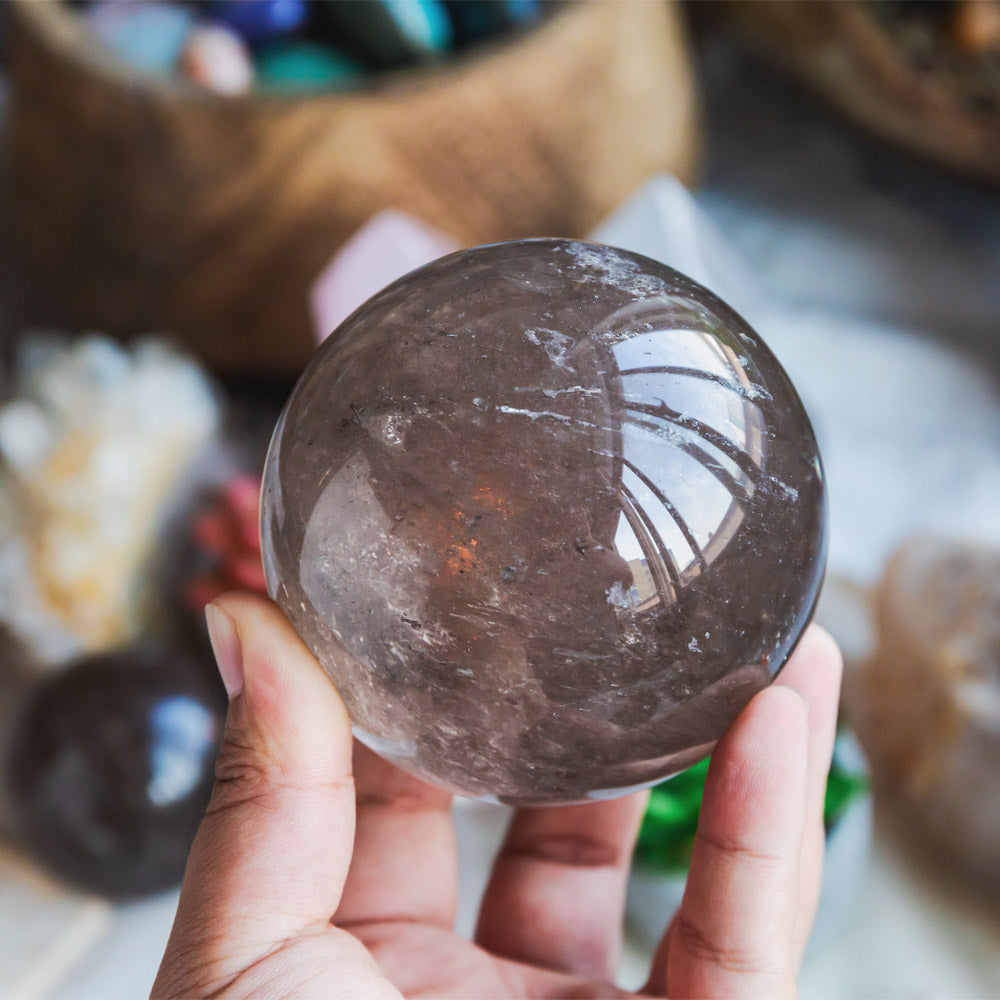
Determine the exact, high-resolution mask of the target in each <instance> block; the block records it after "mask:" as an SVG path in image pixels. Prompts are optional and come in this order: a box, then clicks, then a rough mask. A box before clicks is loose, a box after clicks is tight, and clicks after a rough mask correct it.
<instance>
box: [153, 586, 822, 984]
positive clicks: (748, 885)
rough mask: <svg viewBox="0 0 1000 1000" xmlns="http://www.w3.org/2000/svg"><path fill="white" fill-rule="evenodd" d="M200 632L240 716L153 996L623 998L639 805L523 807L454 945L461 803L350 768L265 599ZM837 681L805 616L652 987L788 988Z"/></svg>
mask: <svg viewBox="0 0 1000 1000" xmlns="http://www.w3.org/2000/svg"><path fill="white" fill-rule="evenodd" d="M209 623H210V630H211V633H212V639H213V646H214V648H215V651H216V657H217V659H218V661H219V667H220V672H221V673H222V676H223V679H224V680H225V682H226V686H227V688H228V689H229V690H230V699H231V700H230V707H229V715H228V718H227V722H226V730H225V735H224V738H223V744H222V748H221V751H220V754H219V760H218V764H217V783H216V787H215V791H214V793H213V796H212V800H211V803H210V804H209V807H208V810H207V813H206V816H205V819H204V821H203V823H202V825H201V829H200V830H199V832H198V836H197V838H196V840H195V842H194V845H193V847H192V850H191V855H190V858H189V861H188V867H187V874H186V876H185V879H184V885H183V888H182V891H181V898H180V903H179V906H178V910H177V917H176V920H175V922H174V927H173V931H172V933H171V935H170V940H169V942H168V944H167V949H166V954H165V956H164V958H163V963H162V965H161V967H160V972H159V975H158V976H157V979H156V982H155V984H154V986H153V996H154V997H157V998H166V997H216V998H239V997H251V996H253V997H276V996H294V997H312V996H315V997H322V998H324V1000H325V998H330V997H337V998H338V1000H341V998H342V1000H349V998H358V1000H377V998H387V997H399V995H400V994H403V995H405V996H425V997H462V998H469V997H511V998H513V997H553V998H554V997H576V998H585V997H594V998H597V997H622V996H628V995H629V994H626V993H623V992H622V991H620V990H618V989H616V988H615V987H614V986H613V985H612V983H613V977H614V974H615V968H616V963H617V958H618V951H619V947H620V943H621V923H622V915H623V910H624V897H625V886H626V880H627V877H628V869H629V864H630V861H631V854H632V844H633V840H634V838H635V833H636V829H637V827H638V825H639V821H640V819H641V816H642V812H643V808H644V805H645V796H644V795H641V794H640V795H631V796H627V797H625V798H620V799H616V800H613V801H609V802H595V803H593V804H587V805H582V806H562V807H554V808H548V809H525V810H521V811H519V812H518V813H517V814H516V815H515V817H514V819H513V821H512V824H511V827H510V830H509V832H508V834H507V838H506V841H505V843H504V845H503V847H502V848H501V851H500V854H499V857H498V858H497V861H496V865H495V867H494V870H493V874H492V877H491V880H490V883H489V886H488V887H487V890H486V893H485V896H484V899H483V903H482V908H481V912H480V918H479V926H478V929H477V932H476V940H475V942H469V941H466V940H464V939H463V938H460V937H458V936H457V935H456V934H454V932H453V930H452V925H453V921H454V917H455V908H456V899H457V876H458V873H457V859H456V851H455V839H454V831H453V828H452V821H451V813H450V804H451V798H450V796H449V795H448V794H447V793H445V792H443V791H441V790H439V789H436V788H433V787H431V786H430V785H427V784H424V783H423V782H421V781H418V780H417V779H416V778H413V777H411V776H409V775H407V774H404V773H403V772H402V771H399V770H398V769H396V768H394V767H392V766H391V765H389V764H387V763H385V762H383V761H381V760H380V759H379V758H377V757H376V756H375V755H374V754H372V753H371V752H370V751H368V750H366V749H365V748H363V747H361V746H358V747H356V748H354V749H353V765H352V739H351V730H350V723H349V720H348V717H347V712H346V710H345V708H344V706H343V703H342V702H341V701H340V698H339V697H338V695H337V693H336V691H335V690H334V688H333V686H332V685H331V684H330V683H329V681H328V680H327V678H326V676H325V675H324V674H323V672H322V670H321V669H320V667H319V666H318V664H317V663H316V661H315V659H314V658H313V657H312V655H311V654H310V653H309V652H308V651H307V650H306V648H305V647H304V646H303V645H302V643H301V641H300V640H299V638H298V636H297V635H296V634H295V632H294V631H293V629H292V627H291V626H290V625H289V623H288V622H287V620H286V619H285V618H284V616H283V615H282V614H281V612H280V611H279V610H278V609H277V607H275V606H274V605H273V604H271V603H270V602H269V601H266V600H265V599H263V598H259V597H254V596H251V595H248V594H230V595H227V596H225V597H223V598H220V599H219V600H218V602H217V603H216V604H215V605H213V606H212V607H211V608H210V610H209ZM839 679H840V655H839V653H838V651H837V649H836V646H835V645H834V644H833V641H832V640H831V639H830V638H829V636H827V635H826V634H825V633H824V632H822V630H820V629H818V628H816V627H811V628H810V629H809V630H808V631H807V632H806V634H805V636H804V637H803V638H802V641H801V642H800V644H799V647H798V649H797V650H796V652H795V654H794V655H793V657H792V658H791V660H790V661H789V663H788V664H787V666H786V667H785V669H784V670H783V671H782V673H781V675H780V677H779V678H778V680H777V682H776V683H775V684H774V685H772V686H771V687H770V688H768V689H766V690H764V691H762V692H760V693H759V694H758V695H757V696H756V697H755V698H754V699H753V700H752V701H751V702H750V704H749V705H748V706H747V707H746V708H745V709H744V710H743V712H742V713H741V714H740V716H739V718H738V719H737V720H736V721H735V722H734V723H733V725H732V726H731V727H730V728H729V730H728V731H727V732H726V734H725V735H724V736H723V738H722V739H721V740H720V741H719V744H718V746H717V747H716V750H715V753H714V755H713V759H712V764H711V768H710V771H709V775H708V780H707V783H706V786H705V796H704V801H703V805H702V811H701V821H700V826H699V831H698V837H697V840H696V843H695V846H694V853H693V856H692V859H691V869H690V874H689V876H688V882H687V889H686V891H685V894H684V899H683V902H682V903H681V905H680V908H679V910H678V912H677V914H676V915H675V916H674V919H673V922H672V923H671V925H670V928H669V929H668V931H667V933H666V935H665V937H664V940H663V942H662V943H661V945H660V948H659V950H658V952H657V954H656V957H655V959H654V961H653V964H652V969H651V973H650V978H649V981H648V983H647V985H646V987H645V988H644V990H643V991H642V994H641V995H649V994H653V995H666V996H671V997H695V996H713V997H721V996H741V997H742V996H766V997H784V996H792V995H794V993H795V982H796V977H797V974H798V967H799V963H800V961H801V958H802V952H803V949H804V947H805V943H806V940H807V938H808V935H809V930H810V928H811V926H812V921H813V916H814V913H815V909H816V903H817V900H818V896H819V886H820V876H821V870H822V858H823V845H824V832H823V793H824V787H825V782H826V774H827V771H828V768H829V764H830V756H831V753H832V748H833V739H834V725H835V721H836V712H837V698H838V689H839ZM807 706H808V707H807Z"/></svg>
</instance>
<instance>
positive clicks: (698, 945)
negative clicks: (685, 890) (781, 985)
mask: <svg viewBox="0 0 1000 1000" xmlns="http://www.w3.org/2000/svg"><path fill="white" fill-rule="evenodd" d="M674 943H675V944H676V945H677V947H678V948H680V949H681V950H682V951H683V952H685V953H686V954H688V955H689V956H691V958H693V959H695V960H697V961H699V962H706V963H708V964H709V965H712V966H715V967H716V968H719V969H722V970H723V971H725V972H730V973H736V974H738V975H748V976H765V975H766V976H775V975H778V974H780V973H781V971H782V962H781V959H780V956H778V955H777V954H774V955H769V954H767V953H766V951H763V950H762V949H760V948H750V947H746V946H741V945H738V944H726V943H724V942H722V941H718V940H715V938H714V937H713V936H712V935H711V934H710V933H708V932H707V931H706V930H705V929H704V928H703V927H702V926H701V925H700V924H699V922H698V921H697V920H694V919H693V918H692V917H691V915H690V914H686V913H679V914H678V915H677V922H676V924H675V925H674Z"/></svg>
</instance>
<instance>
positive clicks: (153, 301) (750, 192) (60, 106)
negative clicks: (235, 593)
mask: <svg viewBox="0 0 1000 1000" xmlns="http://www.w3.org/2000/svg"><path fill="white" fill-rule="evenodd" d="M0 17H2V46H3V50H2V94H3V99H2V105H0V125H2V132H0V144H2V146H0V148H2V153H3V157H2V162H3V170H2V175H0V197H2V209H0V211H2V214H0V245H2V246H3V250H4V252H3V255H2V260H0V269H2V273H0V346H2V361H0V831H2V833H3V841H2V847H0V996H12V997H81V998H82V997H94V998H98V997H101V998H107V997H133V996H137V995H145V994H146V993H147V992H148V989H149V986H150V985H151V983H152V979H153V975H154V973H155V969H156V965H157V963H158V961H159V957H160V955H161V953H162V949H163V945H164V943H165V940H166V935H167V932H168V930H169V926H170V922H171V920H172V916H173V909H174V906H175V903H176V884H177V882H178V880H179V877H180V874H181V872H182V871H183V864H184V858H185V855H186V852H187V849H188V845H189V843H190V838H191V836H192V835H193V831H194V829H195V828H196V826H197V822H198V818H199V816H200V814H201V811H202V810H203V808H204V803H205V800H206V796H207V793H208V790H209V787H210V781H211V767H212V760H213V754H214V749H215V746H216V743H217V740H218V736H219V729H220V724H221V718H222V714H223V712H224V706H225V697H224V694H223V693H222V691H221V685H220V684H219V682H218V680H217V678H216V676H215V671H214V667H213V665H212V662H211V657H210V654H209V653H208V649H207V638H206V635H205V633H204V629H203V624H202V609H203V607H204V604H205V603H206V602H207V601H209V600H211V599H212V598H213V597H214V596H215V595H216V594H218V593H219V592H221V591H222V590H225V589H229V588H231V587H236V586H240V587H249V588H254V589H262V587H263V577H262V572H261V568H260V558H259V543H258V540H257V525H256V510H257V498H258V492H259V481H260V471H261V466H262V462H263V456H264V451H265V449H266V447H267V443H268V440H269V437H270V432H271V429H272V428H273V425H274V421H275V420H276V418H277V415H278V413H279V410H280V407H281V405H282V403H283V401H284V399H285V397H286V396H287V394H288V392H289V391H290V389H291V387H292V385H293V384H294V380H295V378H296V376H297V374H298V373H299V372H300V371H301V369H302V366H303V365H304V363H305V361H306V360H307V359H308V357H309V356H310V354H311V352H312V350H313V348H314V347H315V345H316V343H317V342H318V341H319V340H321V339H322V338H323V337H324V336H325V335H326V334H327V333H329V332H330V330H331V329H333V327H334V326H335V325H336V324H337V322H339V320H340V319H342V318H343V317H345V316H346V315H347V314H348V313H349V312H351V311H352V310H353V309H354V308H355V307H356V306H357V305H358V304H359V303H360V302H361V301H362V300H363V299H364V298H365V297H366V296H367V295H368V294H371V293H373V292H375V291H376V290H378V288H380V287H381V286H382V285H384V284H385V283H387V282H388V281H390V280H392V279H393V278H395V277H397V276H399V275H400V274H402V273H404V272H405V271H407V270H409V269H411V268H412V267H415V266H418V265H420V264H422V263H424V262H426V261H427V260H430V259H432V258H434V257H436V256H438V255H440V254H442V253H446V252H448V251H450V250H452V249H455V248H459V247H462V246H470V245H474V244H476V243H480V242H485V241H491V240H497V239H510V238H516V237H523V236H535V235H549V236H555V235H560V236H579V237H585V236H591V237H593V238H596V239H599V240H603V241H606V242H610V243H614V244H618V245H621V246H625V247H627V248H629V249H633V250H636V251H639V252H642V253H645V254H647V255H649V256H652V257H655V258H657V259H660V260H663V261H664V262H666V263H667V264H670V265H671V266H675V267H677V268H679V269H680V270H682V271H685V272H686V273H688V274H690V275H691V276H692V277H694V278H696V279H697V280H699V281H701V282H702V283H703V284H706V285H707V286H708V287H710V288H711V289H713V290H714V291H716V292H717V293H718V294H720V295H721V296H722V297H723V298H724V299H726V300H727V301H729V302H730V303H731V304H732V305H733V306H734V307H736V308H737V309H738V310H739V311H740V312H742V313H743V314H744V315H745V316H746V317H747V318H748V319H749V321H750V322H751V323H752V324H753V325H754V326H755V327H756V328H757V329H758V330H759V332H760V333H761V334H762V335H763V337H764V339H765V340H766V341H767V342H768V344H769V345H770V346H771V347H772V349H773V350H774V351H775V353H776V354H777V355H778V357H779V359H780V360H781V361H782V363H783V364H784V365H785V367H786V368H787V369H788V371H789V373H790V375H791V376H792V379H793V381H794V382H795V384H796V385H797V387H798V388H799V390H800V392H801V394H802V396H803V400H804V402H805V404H806V406H807V409H808V410H809V412H810V416H811V418H812V420H813V423H814V425H815V428H816V431H817V435H818V438H819V441H820V446H821V450H822V452H823V456H824V461H825V464H826V471H827V474H828V478H829V484H830V499H831V539H832V540H831V550H830V565H829V570H828V574H827V582H826V584H825V587H824V592H823V596H822V599H821V603H820V609H819V613H818V617H819V619H820V620H821V621H822V622H823V623H824V624H825V625H826V626H827V627H828V628H829V629H830V630H831V631H832V632H833V633H834V635H835V636H836V637H837V638H838V640H839V641H840V642H841V644H842V646H843V648H844V651H845V655H846V658H847V668H848V669H847V676H846V679H845V689H844V701H843V710H842V720H843V729H842V734H841V738H840V740H839V741H838V749H837V755H836V761H835V766H834V770H833V772H832V773H831V779H830V784H829V790H828V796H827V827H828V867H827V878H826V882H825V885H824V896H823V901H822V904H821V910H820V915H819V919H818V922H817V927H816V932H815V934H814V938H813V941H812V944H811V946H810V951H809V953H808V955H807V960H806V963H805V967H804V969H803V972H802V977H801V983H800V986H801V991H802V993H803V995H804V996H807V997H831V996H837V997H871V996H879V997H907V998H910V997H955V996H963V997H990V996H998V995H1000V835H998V833H997V831H998V830H1000V501H998V497H1000V394H998V384H997V374H998V371H1000V193H998V192H1000V187H998V184H1000V3H995V2H992V0H928V2H923V3H912V2H908V0H884V2H880V3H869V2H861V0H845V2H840V3H805V2H797V0H785V2H780V3H771V2H758V3H753V4H746V3H723V2H701V3H690V4H683V3H670V2H666V0H634V2H633V0H610V2H602V0H596V2H590V3H583V2H580V3H577V2H569V0H567V2H565V3H538V2H533V0H481V2H471V0H356V2H338V0H325V2H307V0H250V2H242V0H228V2H227V0H217V2H216V0H204V2H189V3H187V2H176V3H175V2H167V0H163V2H155V0H149V2H145V0H142V2H139V0H136V2H131V0H110V2H108V0H96V2H93V3H70V2H67V3H62V2H57V0H8V2H7V3H5V4H4V5H3V7H2V8H0ZM391 363H392V358H391V350H390V351H388V352H387V357H386V364H391ZM702 780H703V770H698V769H693V770H692V771H691V772H688V773H686V774H685V775H683V776H681V777H678V778H676V779H674V780H673V781H671V782H670V783H668V784H667V785H665V786H662V787H661V788H660V789H657V790H656V791H655V792H654V793H653V796H652V798H651V803H650V807H649V812H648V813H647V817H646V821H645V824H644V827H643V831H642V835H641V837H640V844H639V847H638V851H637V862H636V870H635V875H634V877H633V881H632V886H631V889H630V895H629V911H628V917H629V926H628V934H627V942H626V944H627V946H626V951H625V955H624V957H623V962H622V970H621V981H622V983H623V984H624V985H631V986H636V985H638V984H639V983H641V982H642V981H643V979H644V963H645V962H646V961H648V956H649V953H650V949H651V947H652V942H653V941H654V940H655V938H656V936H657V934H658V933H659V931H660V930H661V929H662V927H663V926H664V925H665V924H666V923H667V921H668V919H669V916H670V913H671V911H672V908H673V906H675V905H676V902H677V900H678V899H679V895H680V892H681V891H682V887H683V880H684V870H685V866H686V863H687V851H688V850H689V847H690V841H691V836H692V833H693V829H694V824H695V823H696V821H697V812H698V805H699V802H700V794H701V782H702ZM456 818H457V822H458V824H459V831H460V843H461V854H462V865H463V877H464V890H463V900H462V913H461V923H462V926H463V927H465V928H469V927H471V922H472V913H473V911H474V906H475V900H476V895H477V892H478V891H479V889H480V888H481V886H482V884H483V881H484V880H485V877H486V872H487V866H488V858H489V852H490V850H491V849H492V847H493V846H494V845H495V844H496V843H497V842H498V840H499V838H500V836H501V834H502V829H503V824H504V822H505V820H506V813H505V812H504V810H502V809H500V808H499V807H490V806H484V805H480V804H471V803H459V804H457V805H456Z"/></svg>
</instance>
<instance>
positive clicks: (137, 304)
mask: <svg viewBox="0 0 1000 1000" xmlns="http://www.w3.org/2000/svg"><path fill="white" fill-rule="evenodd" d="M10 13H11V18H10V21H11V26H10V36H11V37H10V81H11V97H10V132H9V135H10V160H11V190H10V197H11V201H10V212H11V223H12V227H13V238H14V241H15V254H16V257H17V260H18V261H19V262H20V263H21V265H22V266H23V267H24V268H25V269H26V270H28V271H29V272H30V273H31V274H32V275H33V276H34V277H35V279H36V280H37V281H38V282H39V283H40V286H41V288H42V294H41V295H40V296H39V297H38V302H36V303H33V304H32V306H31V308H34V309H35V310H36V313H37V314H36V315H35V316H26V317H24V318H25V319H28V320H45V321H53V320H58V321H63V322H71V323H73V324H74V325H82V326H90V327H97V328H100V329H104V330H107V331H109V332H112V333H116V334H127V333H132V332H135V331H137V330H148V329H151V328H152V329H157V330H167V331H171V332H176V333H177V334H179V335H180V336H181V338H182V339H183V340H184V341H186V342H187V343H189V344H192V345H194V346H196V347H197V348H198V350H199V351H200V352H201V354H202V355H203V356H204V357H205V358H206V359H207V360H208V361H209V362H211V363H212V364H214V365H217V366H219V367H222V368H227V369H238V370H244V371H256V372H261V371H267V372H274V371H283V372H290V371H296V370H297V369H298V368H300V367H301V365H302V363H303V362H304V360H305V359H306V357H307V356H308V354H309V353H310V349H311V335H310V330H309V323H308V317H307V308H306V294H307V289H308V286H309V284H310V282H311V281H312V279H313V278H314V277H315V275H316V274H317V272H318V271H319V270H320V268H321V267H322V266H323V265H324V264H325V263H326V261H327V260H328V259H329V258H330V256H331V255H332V253H333V252H334V250H335V249H336V248H337V246H338V245H339V244H340V243H341V242H342V241H343V240H344V239H346V238H347V237H348V236H349V235H350V234H351V233H352V232H354V231H355V230H356V229H357V228H358V227H359V226H360V225H361V224H362V223H363V222H365V221H366V220H367V219H368V218H369V217H370V216H371V215H373V214H374V213H375V212H377V211H378V210H379V209H382V208H386V207H395V208H400V209H403V210H405V211H408V212H410V213H412V214H414V215H416V216H418V217H419V218H422V219H424V220H426V221H428V222H430V223H432V224H433V225H435V226H437V227H439V228H440V229H442V230H444V231H446V232H449V233H452V234H454V235H455V236H456V237H457V238H458V239H459V241H460V242H461V243H462V244H465V245H471V244H475V243H481V242H487V241H492V240H499V239H508V238H515V237H521V236H535V235H549V236H573V235H581V234H583V233H584V232H586V230H587V229H588V228H589V227H590V226H592V225H593V224H594V223H595V222H597V221H598V220H599V219H600V218H601V217H602V216H604V215H605V214H606V213H608V212H609V211H610V210H611V209H612V208H613V207H614V206H615V205H617V204H618V203H619V202H620V201H621V200H622V199H623V198H625V197H626V196H627V195H628V194H630V193H631V192H632V191H633V190H635V188H636V187H638V186H639V184H640V183H641V182H642V181H643V179H645V178H646V177H647V176H649V175H651V174H653V173H655V172H657V171H661V170H666V171H672V172H674V173H675V174H677V175H678V176H679V177H681V178H682V179H686V180H690V179H691V178H692V176H693V174H694V172H695V170H696V164H697V161H698V155H699V142H698V123H697V102H696V97H695V91H694V87H693V84H692V78H691V73H690V69H689V65H688V59H687V52H686V45H685V40H684V32H683V30H682V27H681V25H680V21H679V15H678V11H677V8H676V7H675V6H673V5H672V4H668V3H659V2H656V3H654V2H648V3H646V2H627V3H626V2H616V0H610V2H607V0H600V2H593V3H570V4H567V5H566V6H565V7H563V8H561V9H560V10H558V11H557V12H556V13H555V14H554V15H553V16H551V17H549V18H548V19H547V20H546V21H544V22H543V23H542V24H541V25H540V26H539V27H537V28H536V29H535V30H534V31H532V32H531V33H530V34H527V35H525V36H524V37H523V38H521V39H518V40H517V41H515V42H512V43H508V44H500V45H496V46H493V47H491V48H486V49H483V50H480V51H479V52H478V53H472V54H469V55H468V56H463V57H460V58H458V59H456V60H453V61H451V62H449V63H446V64H443V65H441V66H440V67H437V68H431V69H426V70H421V71H412V72H400V73H396V74H393V75H390V76H387V77H386V78H385V79H384V80H382V81H381V82H379V84H378V85H377V86H376V87H373V88H372V89H368V90H363V91H358V92H351V93H342V94H323V95H317V96H313V97H308V98H301V99H289V98H279V97H270V98H268V97H263V96H253V97H248V98H238V99H232V98H220V97H216V96H213V95H209V94H205V93H201V92H198V91H196V90H194V89H193V87H191V86H185V85H184V84H183V82H181V81H177V80H172V79H163V80H159V81H157V80H155V79H153V78H151V77H144V76H142V75H139V74H138V73H137V72H136V71H135V70H133V69H131V68H130V67H128V66H126V65H124V64H122V63H119V62H117V61H115V60H113V59H112V58H110V57H108V56H106V55H105V54H104V53H102V52H101V51H100V50H99V49H98V48H97V47H96V43H94V41H93V40H92V39H90V38H89V37H88V36H87V35H86V33H85V31H84V29H83V25H82V22H80V21H79V19H78V17H77V15H76V14H74V13H73V12H72V11H70V10H69V9H68V8H66V7H64V6H63V5H61V4H55V3H33V2H31V0H16V2H13V3H12V4H11V6H10ZM29 311H30V308H29Z"/></svg>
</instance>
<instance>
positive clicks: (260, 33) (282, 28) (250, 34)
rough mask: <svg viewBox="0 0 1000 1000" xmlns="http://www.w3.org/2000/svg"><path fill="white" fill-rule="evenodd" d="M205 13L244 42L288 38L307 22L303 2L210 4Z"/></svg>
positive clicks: (236, 0) (227, 0) (220, 0)
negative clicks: (284, 36)
mask: <svg viewBox="0 0 1000 1000" xmlns="http://www.w3.org/2000/svg"><path fill="white" fill-rule="evenodd" d="M209 9H210V10H211V12H212V16H213V17H214V18H215V19H216V20H218V21H222V22H223V23H224V24H227V25H228V26H229V27H230V28H232V29H233V30H234V31H238V32H239V33H240V34H241V35H242V36H243V37H244V38H245V39H246V40H247V41H248V42H263V41H266V40H267V39H269V38H277V37H279V36H281V35H287V34H290V33H291V32H293V31H296V30H298V29H299V28H301V27H303V26H304V25H305V23H306V21H307V20H308V18H309V4H308V3H307V2H306V0H213V2H212V3H211V4H210V7H209Z"/></svg>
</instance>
